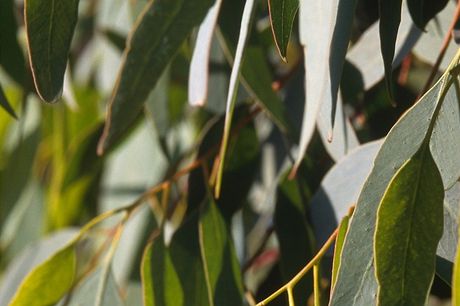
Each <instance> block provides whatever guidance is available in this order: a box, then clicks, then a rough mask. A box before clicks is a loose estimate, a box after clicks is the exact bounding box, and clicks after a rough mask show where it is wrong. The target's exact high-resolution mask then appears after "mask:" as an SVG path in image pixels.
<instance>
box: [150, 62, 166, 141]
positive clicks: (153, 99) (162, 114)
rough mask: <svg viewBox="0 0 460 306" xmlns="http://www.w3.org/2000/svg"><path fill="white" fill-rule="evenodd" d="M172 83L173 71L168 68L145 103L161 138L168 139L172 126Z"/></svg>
mask: <svg viewBox="0 0 460 306" xmlns="http://www.w3.org/2000/svg"><path fill="white" fill-rule="evenodd" d="M170 83H171V69H169V68H166V69H165V71H164V72H163V74H162V75H161V77H160V79H159V80H158V82H157V84H156V85H155V88H154V89H153V90H152V91H151V92H150V94H149V95H148V97H147V100H146V102H145V111H146V113H147V114H148V115H149V117H150V118H151V119H152V121H153V124H154V125H155V127H156V130H157V133H158V135H159V136H160V137H166V135H167V133H168V131H170V128H171V124H172V122H171V121H172V118H171V117H172V116H171V112H170V109H169V107H170V102H171V101H170V100H171V97H170V94H169V89H170Z"/></svg>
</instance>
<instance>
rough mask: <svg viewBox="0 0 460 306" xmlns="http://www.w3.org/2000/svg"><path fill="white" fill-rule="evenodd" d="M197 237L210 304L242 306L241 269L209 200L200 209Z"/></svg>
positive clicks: (225, 226) (216, 210) (217, 213)
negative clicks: (198, 238) (201, 209)
mask: <svg viewBox="0 0 460 306" xmlns="http://www.w3.org/2000/svg"><path fill="white" fill-rule="evenodd" d="M199 237H200V247H201V257H202V260H203V265H204V272H205V277H206V284H207V287H208V292H209V305H211V306H237V305H242V301H243V284H242V276H241V267H240V266H239V264H238V259H237V258H236V254H235V250H234V247H233V243H232V240H231V235H230V234H229V232H228V229H227V225H226V223H225V221H224V218H223V217H222V215H221V213H220V211H219V209H218V208H217V205H216V203H214V202H212V201H208V202H207V203H206V204H205V206H204V207H203V211H202V213H201V216H200V222H199Z"/></svg>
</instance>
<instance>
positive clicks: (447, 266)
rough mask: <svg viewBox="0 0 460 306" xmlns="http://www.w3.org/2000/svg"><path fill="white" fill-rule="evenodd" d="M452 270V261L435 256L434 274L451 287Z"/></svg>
mask: <svg viewBox="0 0 460 306" xmlns="http://www.w3.org/2000/svg"><path fill="white" fill-rule="evenodd" d="M454 261H455V259H454ZM453 270H454V264H453V263H452V262H450V261H448V260H445V259H444V258H442V257H439V256H436V275H437V276H438V277H439V278H440V279H442V280H443V281H444V282H445V283H446V284H447V285H449V286H450V287H452V275H453Z"/></svg>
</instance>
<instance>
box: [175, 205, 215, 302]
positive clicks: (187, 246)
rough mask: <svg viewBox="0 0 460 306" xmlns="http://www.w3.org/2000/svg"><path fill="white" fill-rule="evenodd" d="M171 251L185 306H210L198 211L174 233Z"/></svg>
mask: <svg viewBox="0 0 460 306" xmlns="http://www.w3.org/2000/svg"><path fill="white" fill-rule="evenodd" d="M169 250H170V254H171V260H172V262H173V265H174V268H175V269H176V271H177V275H178V277H179V280H180V283H181V285H182V289H183V292H184V304H183V306H196V305H200V306H208V305H209V299H208V287H207V285H206V279H205V274H204V267H203V261H202V260H201V250H200V242H199V236H198V211H195V213H194V214H192V215H191V216H190V217H189V218H188V219H187V220H186V221H185V222H184V223H183V224H182V225H181V226H180V227H179V229H178V230H177V231H176V232H175V233H174V235H173V237H172V240H171V244H170V247H169Z"/></svg>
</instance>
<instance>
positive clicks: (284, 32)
mask: <svg viewBox="0 0 460 306" xmlns="http://www.w3.org/2000/svg"><path fill="white" fill-rule="evenodd" d="M268 8H269V12H270V22H271V26H272V31H273V36H274V38H275V43H276V47H277V48H278V52H279V53H280V55H281V58H283V60H284V61H287V58H286V55H287V48H288V43H289V38H290V37H291V31H292V26H293V24H294V18H295V16H296V13H297V10H298V9H299V0H268Z"/></svg>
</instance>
